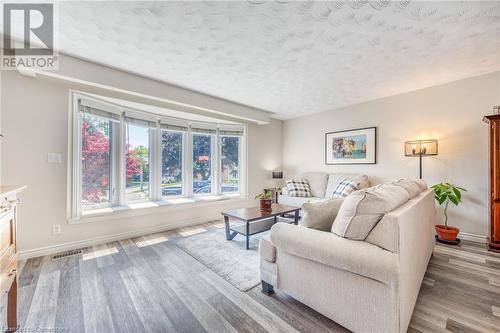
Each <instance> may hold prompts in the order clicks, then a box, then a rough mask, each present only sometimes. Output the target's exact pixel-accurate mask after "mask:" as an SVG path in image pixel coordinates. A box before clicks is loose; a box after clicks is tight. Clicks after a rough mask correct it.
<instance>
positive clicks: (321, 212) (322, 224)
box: [299, 198, 344, 231]
mask: <svg viewBox="0 0 500 333" xmlns="http://www.w3.org/2000/svg"><path fill="white" fill-rule="evenodd" d="M343 201H344V198H338V199H332V200H327V201H323V202H306V203H304V204H303V205H302V211H303V212H304V214H303V216H302V219H301V220H300V221H299V225H301V226H304V227H307V228H311V229H316V230H322V231H330V230H331V229H332V224H333V221H334V220H335V216H336V215H337V213H338V211H339V209H340V206H341V205H342V202H343Z"/></svg>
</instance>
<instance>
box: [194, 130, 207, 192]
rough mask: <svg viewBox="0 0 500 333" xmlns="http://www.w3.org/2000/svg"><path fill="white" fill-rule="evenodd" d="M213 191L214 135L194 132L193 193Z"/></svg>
mask: <svg viewBox="0 0 500 333" xmlns="http://www.w3.org/2000/svg"><path fill="white" fill-rule="evenodd" d="M211 192H212V136H211V135H204V134H193V193H194V194H200V193H211Z"/></svg>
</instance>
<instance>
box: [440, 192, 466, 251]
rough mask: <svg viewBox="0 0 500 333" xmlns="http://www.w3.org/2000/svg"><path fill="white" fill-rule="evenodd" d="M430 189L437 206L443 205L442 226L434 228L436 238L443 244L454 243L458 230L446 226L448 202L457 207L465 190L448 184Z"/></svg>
mask: <svg viewBox="0 0 500 333" xmlns="http://www.w3.org/2000/svg"><path fill="white" fill-rule="evenodd" d="M432 189H433V190H434V198H436V201H437V202H438V203H439V205H443V204H444V216H445V220H444V225H443V224H436V226H435V228H436V233H437V235H438V238H439V239H440V240H442V241H445V242H452V243H453V242H456V241H457V235H458V233H459V232H460V229H458V228H455V227H450V226H449V225H448V206H449V204H450V202H451V203H453V204H454V205H455V206H458V205H459V204H460V203H461V202H462V192H466V191H467V190H466V189H464V188H461V187H458V186H456V185H453V184H450V183H444V184H443V183H440V184H436V185H434V186H432Z"/></svg>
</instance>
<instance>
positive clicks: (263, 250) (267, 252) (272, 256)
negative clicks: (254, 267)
mask: <svg viewBox="0 0 500 333" xmlns="http://www.w3.org/2000/svg"><path fill="white" fill-rule="evenodd" d="M259 256H260V258H261V259H264V260H266V261H269V262H274V261H275V260H276V247H274V245H273V244H272V243H271V234H267V235H265V236H262V237H261V238H260V240H259Z"/></svg>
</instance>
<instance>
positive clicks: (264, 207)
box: [255, 191, 273, 212]
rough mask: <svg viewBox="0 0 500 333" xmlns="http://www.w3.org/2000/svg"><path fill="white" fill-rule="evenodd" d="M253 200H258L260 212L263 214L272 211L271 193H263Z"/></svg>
mask: <svg viewBox="0 0 500 333" xmlns="http://www.w3.org/2000/svg"><path fill="white" fill-rule="evenodd" d="M255 199H259V200H260V210H261V211H264V212H269V211H271V210H272V208H271V206H272V204H273V193H272V192H271V191H264V192H261V193H259V194H257V195H256V196H255Z"/></svg>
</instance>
